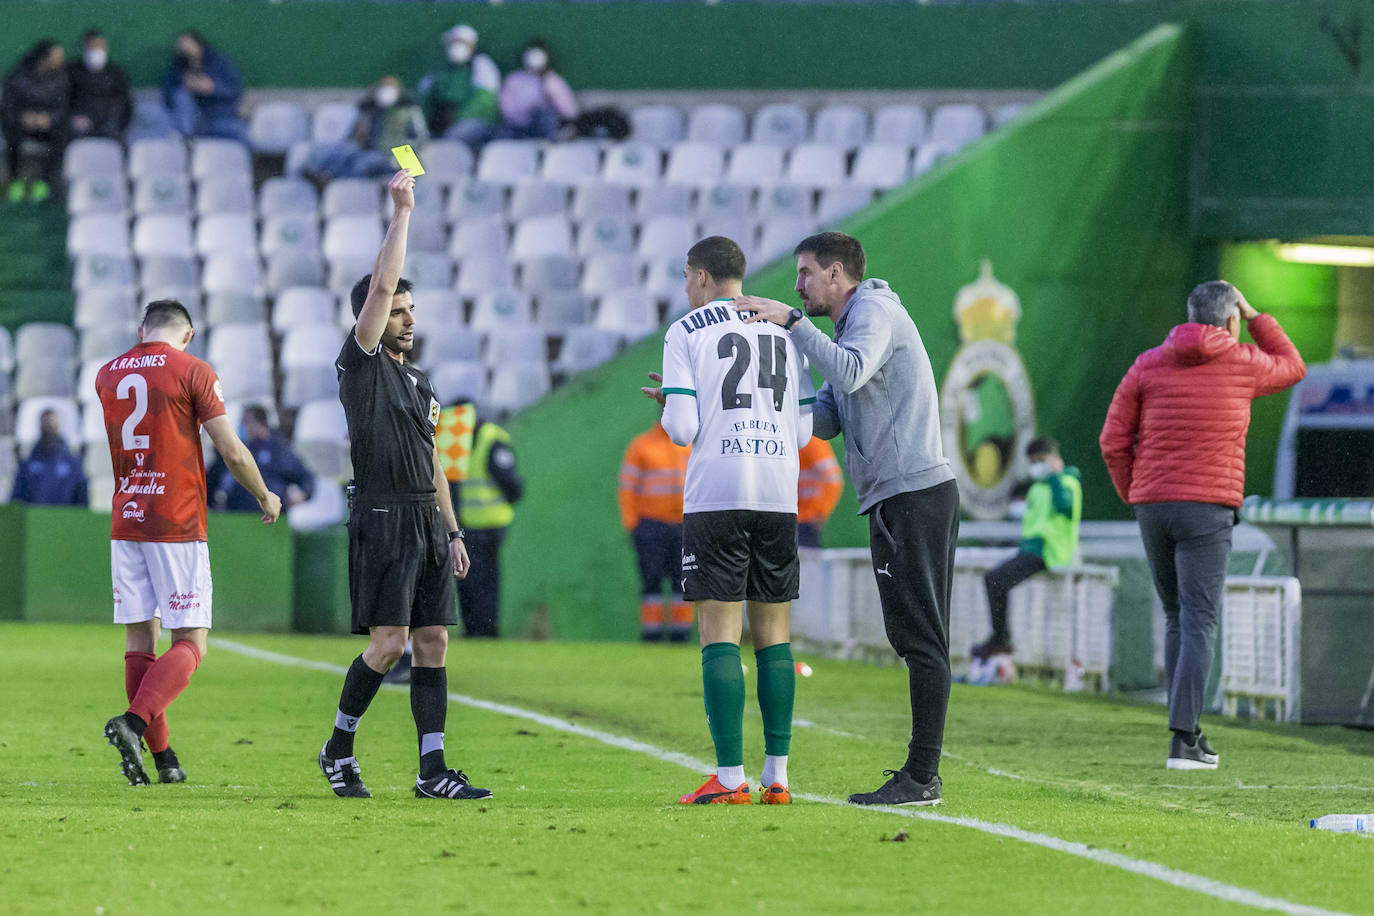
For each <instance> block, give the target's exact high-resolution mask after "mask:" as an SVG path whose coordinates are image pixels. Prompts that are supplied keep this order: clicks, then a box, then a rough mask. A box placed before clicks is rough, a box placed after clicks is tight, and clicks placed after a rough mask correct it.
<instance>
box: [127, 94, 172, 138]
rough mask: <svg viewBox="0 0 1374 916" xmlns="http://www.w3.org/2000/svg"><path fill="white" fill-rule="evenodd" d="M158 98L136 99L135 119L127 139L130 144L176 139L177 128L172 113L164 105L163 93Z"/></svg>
mask: <svg viewBox="0 0 1374 916" xmlns="http://www.w3.org/2000/svg"><path fill="white" fill-rule="evenodd" d="M157 95H158V96H159V97H158V98H135V99H134V112H133V118H132V119H131V120H130V122H129V130H128V132H127V136H126V137H125V139H126V140H127V141H128V142H129V143H135V142H137V141H139V140H160V139H164V138H167V137H176V136H177V130H176V126H175V125H174V124H173V123H172V113H171V112H170V111H168V110H167V106H166V105H163V104H162V100H161V98H160V96H161V93H157Z"/></svg>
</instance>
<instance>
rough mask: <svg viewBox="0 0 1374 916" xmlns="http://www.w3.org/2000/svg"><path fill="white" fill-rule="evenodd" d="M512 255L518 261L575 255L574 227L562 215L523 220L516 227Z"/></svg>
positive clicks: (512, 242) (511, 249)
mask: <svg viewBox="0 0 1374 916" xmlns="http://www.w3.org/2000/svg"><path fill="white" fill-rule="evenodd" d="M510 253H511V257H513V258H514V259H515V260H517V261H523V260H526V259H528V258H537V257H542V256H544V255H554V254H556V255H563V256H570V255H572V253H573V240H572V225H571V224H570V223H569V222H568V218H567V217H566V216H563V215H562V214H558V215H555V216H535V217H531V218H530V219H525V220H521V221H520V222H519V223H517V224H516V226H515V236H514V238H513V239H512V241H511V248H510Z"/></svg>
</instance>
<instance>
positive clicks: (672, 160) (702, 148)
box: [664, 140, 725, 184]
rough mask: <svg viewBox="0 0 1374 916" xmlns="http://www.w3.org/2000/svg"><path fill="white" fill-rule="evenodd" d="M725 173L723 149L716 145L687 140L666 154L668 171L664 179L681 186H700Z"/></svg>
mask: <svg viewBox="0 0 1374 916" xmlns="http://www.w3.org/2000/svg"><path fill="white" fill-rule="evenodd" d="M724 172H725V148H724V147H723V146H721V145H719V144H716V143H710V142H706V141H700V140H689V141H685V142H683V143H679V144H677V145H676V146H674V147H673V148H672V150H671V151H669V153H668V170H667V171H666V172H664V178H665V179H666V180H668V181H677V182H681V183H683V184H702V183H703V182H707V181H716V180H718V179H719V178H720V177H721V175H723V174H724Z"/></svg>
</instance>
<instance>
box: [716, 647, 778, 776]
mask: <svg viewBox="0 0 1374 916" xmlns="http://www.w3.org/2000/svg"><path fill="white" fill-rule="evenodd" d="M708 648H709V647H708ZM754 663H755V664H757V665H758V669H759V711H760V712H762V713H763V751H764V753H765V754H768V755H769V756H770V757H786V756H787V751H788V748H789V746H790V745H791V744H792V702H793V700H794V698H795V697H796V694H797V668H796V665H795V663H794V662H793V661H792V644H791V643H789V642H780V643H777V644H775V645H771V646H768V647H767V648H765V649H759V650H757V651H755V652H754Z"/></svg>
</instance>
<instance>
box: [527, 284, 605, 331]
mask: <svg viewBox="0 0 1374 916" xmlns="http://www.w3.org/2000/svg"><path fill="white" fill-rule="evenodd" d="M536 311H537V313H538V315H539V326H540V327H541V328H543V329H544V330H545V331H547V332H549V333H550V334H561V333H562V332H563V331H565V330H567V329H568V328H573V327H577V326H578V325H581V324H590V323H591V320H592V300H591V297H590V296H587V295H586V294H584V293H582V292H579V291H578V290H576V289H571V290H560V291H557V292H549V293H544V294H543V295H541V296H540V297H539V304H538V308H537V310H536Z"/></svg>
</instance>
